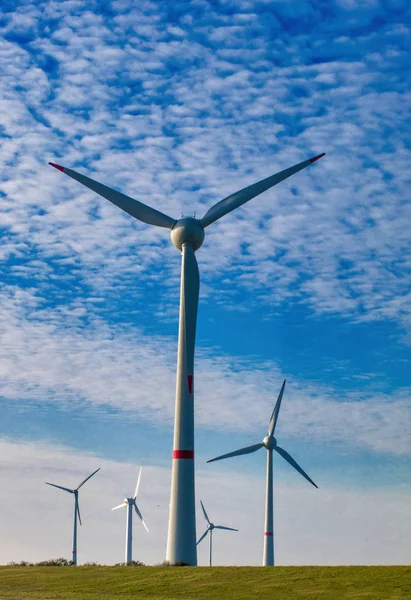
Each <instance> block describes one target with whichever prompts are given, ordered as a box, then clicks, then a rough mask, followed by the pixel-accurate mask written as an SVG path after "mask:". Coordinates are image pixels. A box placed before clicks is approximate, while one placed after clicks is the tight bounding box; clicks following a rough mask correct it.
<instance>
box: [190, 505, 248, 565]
mask: <svg viewBox="0 0 411 600" xmlns="http://www.w3.org/2000/svg"><path fill="white" fill-rule="evenodd" d="M200 504H201V508H202V509H203V514H204V518H205V520H206V521H207V524H208V527H207V529H206V530H205V532H204V533H203V535H202V536H201V538H200V539H199V540H198V542H197V546H198V544H199V543H200V542H202V541H203V539H204V538H205V537H207V535H208V534H210V567H211V566H212V558H213V530H214V529H225V530H226V531H238V529H233V528H232V527H223V526H222V525H214V523H211V521H210V519H209V518H208V515H207V513H206V509H205V508H204V504H203V503H202V502H201V500H200Z"/></svg>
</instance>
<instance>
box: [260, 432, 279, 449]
mask: <svg viewBox="0 0 411 600" xmlns="http://www.w3.org/2000/svg"><path fill="white" fill-rule="evenodd" d="M263 445H264V447H265V448H267V450H274V448H275V447H276V446H277V440H276V439H275V437H270V436H269V435H266V436H265V438H264V439H263Z"/></svg>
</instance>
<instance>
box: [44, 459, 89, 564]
mask: <svg viewBox="0 0 411 600" xmlns="http://www.w3.org/2000/svg"><path fill="white" fill-rule="evenodd" d="M98 471H100V467H99V468H98V469H96V470H95V471H93V473H92V474H91V475H89V476H88V477H86V478H85V480H84V481H82V482H81V483H80V485H78V486H77V487H76V488H75V489H74V490H72V489H70V488H66V487H63V486H62V485H56V484H55V483H49V482H48V481H46V484H47V485H51V486H52V487H55V488H58V489H59V490H64V491H65V492H69V494H73V495H74V525H73V551H72V559H71V560H72V563H73V565H74V566H75V567H76V566H77V519H78V522H79V523H80V525H81V524H82V523H81V516H80V506H79V501H78V492H79V489H80V488H81V486H83V485H84V484H85V483H86V481H88V480H89V479H90V478H91V477H93V475H95V474H96V473H97V472H98Z"/></svg>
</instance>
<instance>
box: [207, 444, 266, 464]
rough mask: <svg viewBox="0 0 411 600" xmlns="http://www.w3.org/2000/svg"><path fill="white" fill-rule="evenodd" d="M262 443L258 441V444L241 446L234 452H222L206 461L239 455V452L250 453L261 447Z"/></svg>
mask: <svg viewBox="0 0 411 600" xmlns="http://www.w3.org/2000/svg"><path fill="white" fill-rule="evenodd" d="M263 446H264V444H263V443H262V442H260V443H259V444H254V445H253V446H247V447H246V448H241V449H240V450H235V451H234V452H229V453H228V454H222V455H221V456H217V457H216V458H212V459H211V460H208V461H207V462H208V463H210V462H214V461H215V460H223V459H224V458H231V457H232V456H241V454H251V452H257V450H259V449H260V448H262V447H263Z"/></svg>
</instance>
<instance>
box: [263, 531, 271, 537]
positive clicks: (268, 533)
mask: <svg viewBox="0 0 411 600" xmlns="http://www.w3.org/2000/svg"><path fill="white" fill-rule="evenodd" d="M264 535H268V536H270V537H272V536H273V532H272V531H265V532H264Z"/></svg>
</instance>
